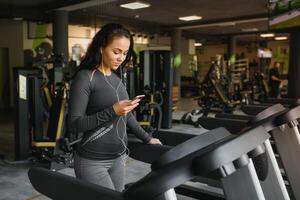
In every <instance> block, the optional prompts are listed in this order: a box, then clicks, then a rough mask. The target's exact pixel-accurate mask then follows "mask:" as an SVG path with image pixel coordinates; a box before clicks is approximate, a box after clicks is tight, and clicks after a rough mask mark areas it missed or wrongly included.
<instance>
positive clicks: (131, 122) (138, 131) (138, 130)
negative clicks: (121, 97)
mask: <svg viewBox="0 0 300 200" xmlns="http://www.w3.org/2000/svg"><path fill="white" fill-rule="evenodd" d="M127 125H128V127H129V128H130V129H131V131H132V132H133V133H134V134H135V136H136V137H138V138H139V139H141V140H143V142H144V143H148V142H149V141H150V140H151V136H150V135H149V134H148V133H147V132H146V131H145V130H144V129H143V128H142V127H141V126H140V125H139V123H138V122H137V121H136V119H135V117H134V116H133V114H132V113H131V112H130V113H128V115H127Z"/></svg>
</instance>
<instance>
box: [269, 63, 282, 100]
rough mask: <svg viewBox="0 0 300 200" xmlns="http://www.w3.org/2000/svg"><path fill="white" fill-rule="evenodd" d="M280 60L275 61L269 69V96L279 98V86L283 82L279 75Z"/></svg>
mask: <svg viewBox="0 0 300 200" xmlns="http://www.w3.org/2000/svg"><path fill="white" fill-rule="evenodd" d="M279 68H280V62H274V64H273V67H272V68H271V69H270V71H269V87H270V92H269V96H270V97H273V98H277V97H278V96H279V86H280V84H281V82H282V80H281V79H280V75H279Z"/></svg>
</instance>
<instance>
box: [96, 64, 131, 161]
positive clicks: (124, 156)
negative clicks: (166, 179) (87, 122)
mask: <svg viewBox="0 0 300 200" xmlns="http://www.w3.org/2000/svg"><path fill="white" fill-rule="evenodd" d="M102 66H103V63H102ZM102 71H103V75H104V80H105V82H106V83H107V84H108V85H109V86H110V87H111V88H112V89H113V90H114V92H115V94H116V97H117V100H118V102H119V101H120V97H119V94H118V90H119V88H120V86H121V84H122V71H121V70H120V71H121V79H120V82H119V84H118V86H117V88H116V89H115V88H114V87H113V85H112V84H111V83H110V82H109V81H108V79H107V78H106V75H105V71H104V69H103V68H102ZM124 117H125V120H126V115H125V116H124ZM120 120H122V122H123V124H124V128H125V129H124V130H125V132H126V122H125V120H124V118H123V116H121V117H119V119H118V121H117V125H116V131H117V136H118V139H119V140H120V141H121V143H122V145H123V147H124V150H123V151H122V152H121V153H119V155H120V156H121V159H122V164H123V165H126V160H127V158H128V157H129V154H130V150H129V148H128V147H127V145H126V142H125V135H126V133H124V134H123V137H121V136H120V134H119V122H120Z"/></svg>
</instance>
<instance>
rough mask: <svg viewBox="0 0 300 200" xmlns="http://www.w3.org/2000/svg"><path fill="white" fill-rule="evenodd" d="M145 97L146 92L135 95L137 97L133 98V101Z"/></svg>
mask: <svg viewBox="0 0 300 200" xmlns="http://www.w3.org/2000/svg"><path fill="white" fill-rule="evenodd" d="M144 97H145V95H144V94H142V95H137V96H135V97H134V98H133V99H132V101H135V100H137V99H142V98H144Z"/></svg>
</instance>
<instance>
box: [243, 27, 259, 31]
mask: <svg viewBox="0 0 300 200" xmlns="http://www.w3.org/2000/svg"><path fill="white" fill-rule="evenodd" d="M242 31H243V32H256V31H258V28H243V29H242Z"/></svg>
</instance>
